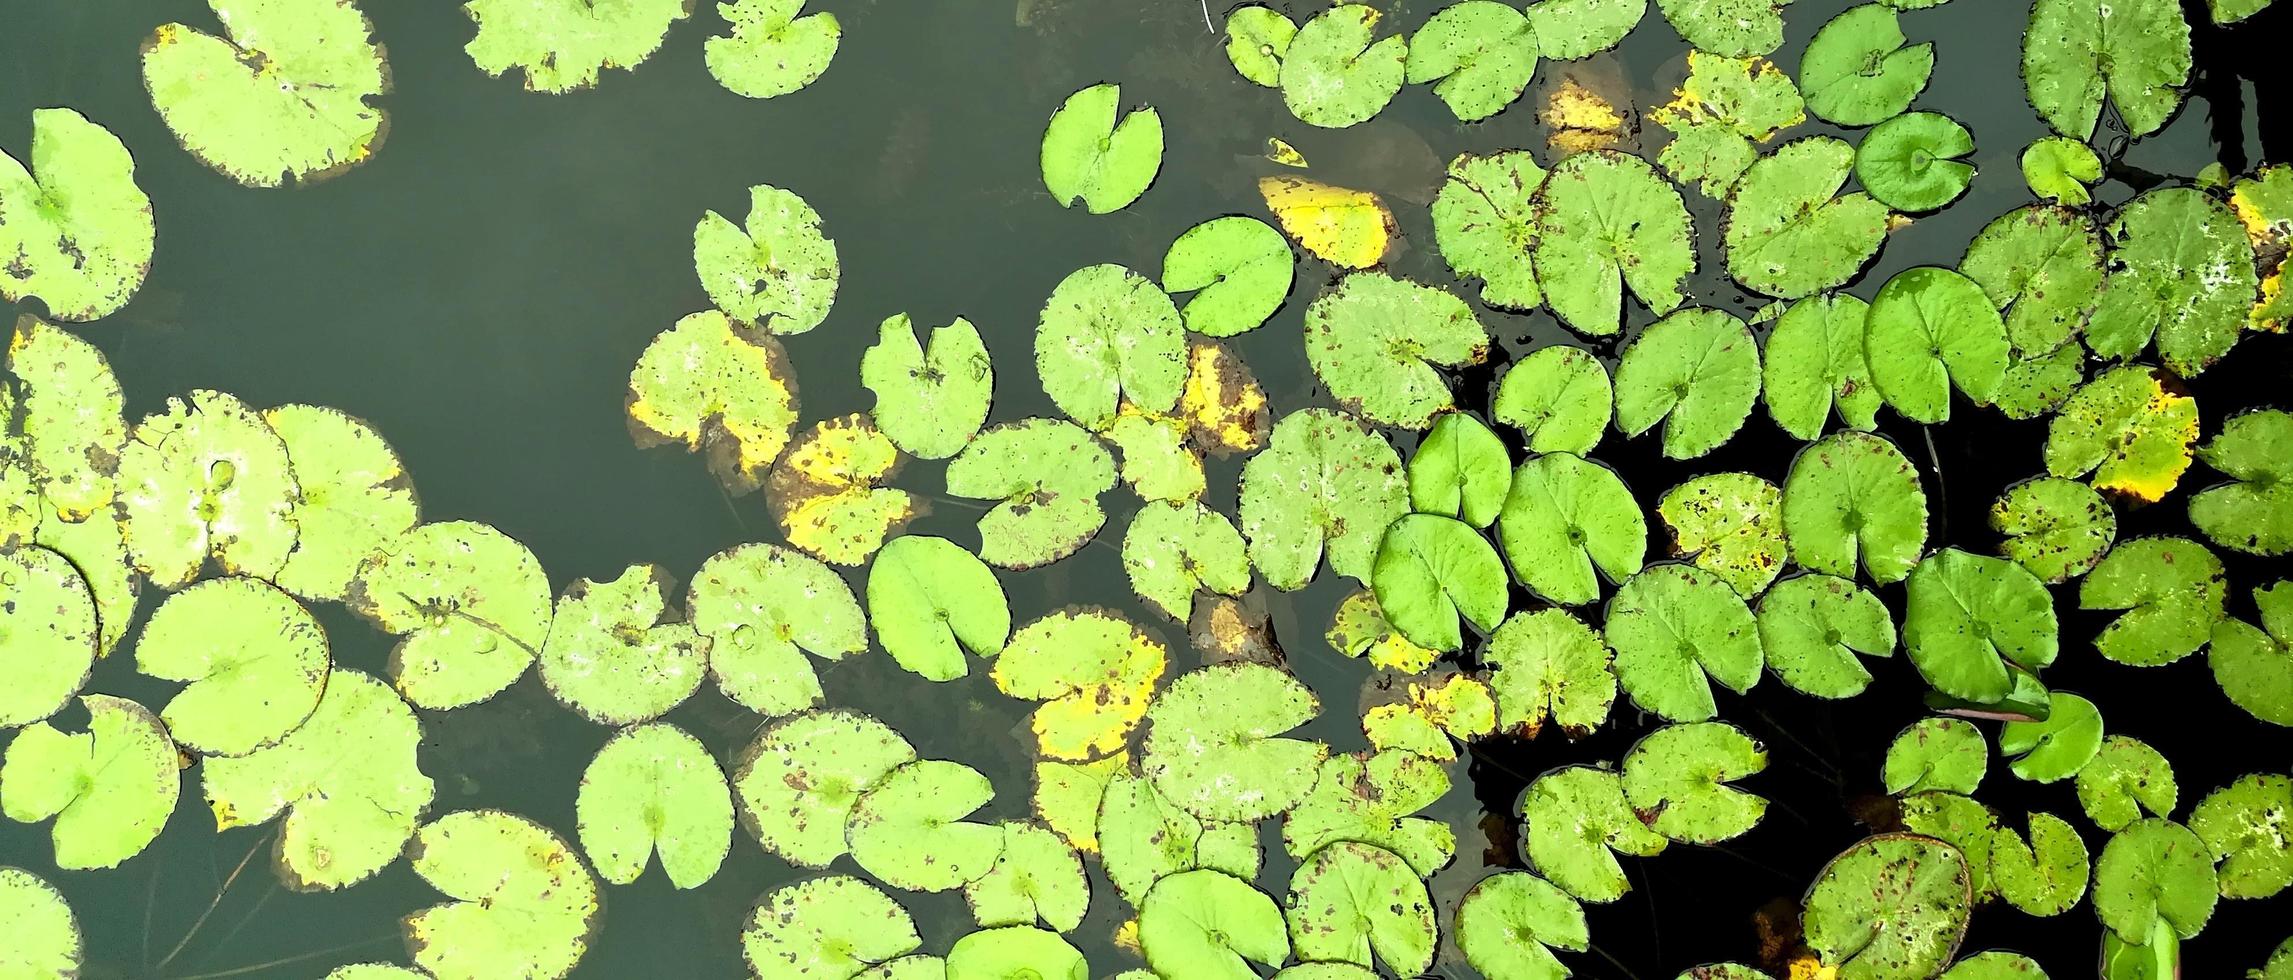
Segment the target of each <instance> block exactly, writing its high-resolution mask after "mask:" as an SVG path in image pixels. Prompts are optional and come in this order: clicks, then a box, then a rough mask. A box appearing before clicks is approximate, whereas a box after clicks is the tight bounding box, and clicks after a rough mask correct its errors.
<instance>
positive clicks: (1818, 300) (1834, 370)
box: [1761, 293, 1881, 441]
mask: <svg viewBox="0 0 2293 980" xmlns="http://www.w3.org/2000/svg"><path fill="white" fill-rule="evenodd" d="M1870 309H1871V305H1870V304H1868V303H1865V302H1863V301H1862V300H1860V299H1857V298H1856V297H1854V296H1850V295H1848V294H1846V293H1817V294H1816V295H1813V296H1809V297H1807V298H1805V299H1802V300H1799V301H1797V302H1794V303H1792V304H1791V308H1790V309H1787V310H1785V311H1784V312H1783V315H1782V316H1780V317H1777V318H1776V321H1775V326H1774V327H1772V328H1770V330H1769V331H1768V340H1767V351H1766V355H1767V356H1766V358H1765V359H1764V362H1763V363H1762V365H1761V380H1762V382H1763V384H1762V390H1763V395H1762V397H1763V398H1764V399H1765V400H1766V401H1767V406H1768V418H1770V419H1773V420H1775V424H1776V427H1777V428H1780V429H1782V430H1784V432H1786V433H1789V434H1790V435H1791V436H1792V437H1793V438H1795V439H1805V440H1810V441H1812V440H1814V439H1816V438H1817V437H1819V436H1821V435H1823V429H1824V425H1825V423H1826V422H1828V421H1830V419H1831V416H1832V412H1833V409H1834V407H1836V408H1837V411H1838V413H1839V421H1840V423H1841V424H1842V425H1845V426H1846V427H1847V428H1850V429H1858V430H1861V431H1864V432H1869V431H1871V429H1872V428H1874V427H1875V426H1876V425H1877V424H1878V414H1879V405H1880V404H1881V399H1880V397H1879V389H1878V388H1877V387H1875V386H1873V385H1872V383H1871V363H1870V361H1868V360H1866V359H1865V358H1864V356H1863V322H1864V319H1865V317H1866V315H1867V314H1868V313H1869V311H1870Z"/></svg>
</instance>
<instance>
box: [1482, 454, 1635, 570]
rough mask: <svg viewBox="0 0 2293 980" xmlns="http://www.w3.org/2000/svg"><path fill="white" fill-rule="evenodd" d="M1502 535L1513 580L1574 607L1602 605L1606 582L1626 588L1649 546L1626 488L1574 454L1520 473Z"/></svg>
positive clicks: (1541, 459) (1501, 521)
mask: <svg viewBox="0 0 2293 980" xmlns="http://www.w3.org/2000/svg"><path fill="white" fill-rule="evenodd" d="M1497 533H1498V541H1499V543H1501V544H1502V545H1503V546H1504V549H1505V558H1506V560H1507V561H1508V562H1510V563H1511V565H1512V568H1513V577H1514V578H1515V579H1517V580H1519V581H1520V583H1521V584H1522V585H1525V586H1528V587H1529V589H1530V590H1531V591H1534V592H1535V593H1536V594H1537V595H1538V596H1539V597H1540V598H1543V599H1544V600H1546V601H1548V602H1553V603H1557V604H1560V605H1568V606H1580V605H1583V604H1585V603H1588V602H1591V601H1593V600H1595V599H1598V598H1600V583H1601V581H1602V580H1603V579H1606V580H1607V581H1611V582H1621V581H1623V580H1625V579H1627V578H1630V577H1631V576H1632V575H1633V574H1634V573H1637V572H1639V571H1640V565H1641V562H1642V560H1643V559H1644V558H1645V557H1646V551H1647V547H1648V525H1647V521H1646V520H1645V519H1644V518H1642V517H1641V516H1640V505H1639V504H1637V503H1635V502H1634V501H1633V499H1632V491H1630V490H1628V489H1626V488H1625V486H1624V481H1623V480H1622V479H1619V478H1618V477H1617V475H1616V473H1615V472H1614V471H1612V470H1610V469H1609V468H1608V467H1606V466H1603V465H1601V464H1599V463H1596V462H1593V461H1591V460H1587V459H1584V458H1583V457H1580V456H1575V455H1571V454H1568V453H1552V454H1548V455H1544V456H1538V457H1536V458H1534V459H1531V460H1529V461H1528V462H1525V463H1522V464H1521V466H1520V468H1519V469H1518V470H1515V471H1514V473H1513V488H1512V492H1511V493H1510V494H1509V495H1507V496H1506V498H1505V508H1504V510H1503V511H1502V512H1501V513H1500V514H1499V515H1498V517H1497Z"/></svg>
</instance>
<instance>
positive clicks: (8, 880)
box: [0, 868, 86, 980]
mask: <svg viewBox="0 0 2293 980" xmlns="http://www.w3.org/2000/svg"><path fill="white" fill-rule="evenodd" d="M0 923H6V924H7V926H8V935H9V937H10V943H9V945H10V947H11V948H10V949H9V950H8V951H7V952H5V953H0V972H5V973H6V974H7V975H9V976H17V977H24V978H26V980H30V978H34V977H59V978H73V977H78V976H79V975H80V964H81V957H82V955H83V954H84V952H85V949H86V947H85V945H84V943H83V940H82V939H81V938H80V922H79V919H78V917H76V916H74V915H73V914H72V907H71V906H70V905H67V904H65V903H64V895H63V893H62V892H59V891H57V890H56V886H54V885H51V884H48V883H47V882H46V881H44V880H41V878H40V877H39V876H38V875H35V874H32V873H31V872H29V871H24V870H21V869H18V868H0Z"/></svg>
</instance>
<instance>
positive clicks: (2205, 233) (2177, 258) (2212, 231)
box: [2085, 0, 2258, 378]
mask: <svg viewBox="0 0 2293 980" xmlns="http://www.w3.org/2000/svg"><path fill="white" fill-rule="evenodd" d="M2156 5H2157V0H2137V2H2134V3H2131V4H2129V5H2128V6H2130V7H2133V8H2137V9H2138V8H2142V7H2150V6H2156ZM2169 9H2171V8H2169ZM2242 233H2243V228H2242V227H2241V226H2240V225H2239V223H2238V220H2237V215H2236V214H2235V213H2234V212H2232V211H2231V210H2230V209H2229V206H2228V205H2225V204H2223V203H2221V201H2219V200H2217V199H2215V198H2214V197H2213V196H2212V195H2209V194H2207V193H2205V192H2204V191H2200V190H2196V189H2194V188H2188V187H2167V188H2160V189H2158V190H2153V191H2149V192H2147V193H2145V194H2143V195H2142V196H2140V197H2137V198H2135V199H2134V200H2133V201H2131V202H2129V203H2127V205H2126V206H2125V207H2124V208H2122V209H2120V210H2119V211H2118V216H2117V217H2116V218H2114V219H2112V220H2111V221H2110V223H2109V225H2108V226H2106V227H2105V228H2104V229H2103V235H2104V238H2105V240H2106V241H2107V242H2108V244H2109V246H2110V264H2109V275H2108V277H2107V278H2105V279H2104V280H2103V282H2102V292H2101V293H2100V295H2098V296H2096V297H2095V298H2094V314H2093V317H2092V318H2091V319H2089V320H2088V321H2087V323H2086V334H2085V336H2086V344H2087V346H2089V347H2091V348H2093V349H2094V353H2096V354H2099V355H2101V356H2103V357H2107V358H2114V359H2124V358H2130V357H2134V356H2136V355H2138V354H2140V353H2141V351H2142V348H2143V347H2145V346H2147V345H2148V344H2149V343H2150V342H2151V339H2152V338H2153V337H2155V339H2156V341H2157V350H2158V359H2159V360H2160V361H2161V362H2163V363H2164V364H2165V366H2166V368H2167V370H2170V371H2172V372H2173V373H2174V374H2176V375H2179V376H2181V377H2184V378H2189V377H2195V376H2196V375H2197V374H2198V373H2199V372H2202V371H2204V370H2205V369H2206V367H2207V366H2208V365H2211V364H2212V363H2213V362H2215V361H2217V360H2220V359H2221V357H2222V355H2224V354H2227V353H2229V349H2230V347H2232V346H2234V345H2235V344H2236V343H2237V338H2238V334H2239V333H2240V332H2241V331H2243V330H2244V329H2245V321H2246V316H2247V314H2248V313H2249V312H2250V311H2251V310H2252V308H2253V304H2254V300H2255V297H2256V295H2257V294H2256V289H2257V288H2258V280H2257V278H2256V277H2255V274H2254V267H2253V255H2252V252H2251V249H2250V248H2249V245H2248V243H2247V242H2245V241H2241V240H2240V239H2241V238H2243V234H2242Z"/></svg>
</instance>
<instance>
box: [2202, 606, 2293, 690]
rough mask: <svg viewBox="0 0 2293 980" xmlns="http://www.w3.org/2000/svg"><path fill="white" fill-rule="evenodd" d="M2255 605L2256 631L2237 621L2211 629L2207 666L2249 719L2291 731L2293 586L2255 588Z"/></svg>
mask: <svg viewBox="0 0 2293 980" xmlns="http://www.w3.org/2000/svg"><path fill="white" fill-rule="evenodd" d="M2253 605H2254V607H2255V608H2256V609H2257V610H2258V611H2259V612H2260V614H2261V615H2260V619H2261V625H2260V626H2258V627H2256V626H2254V625H2253V624H2251V623H2248V622H2246V621H2244V620H2241V619H2224V620H2222V621H2221V622H2220V623H2218V624H2215V626H2214V628H2213V646H2212V647H2211V648H2210V649H2208V650H2207V651H2206V661H2207V665H2208V666H2210V667H2211V668H2212V669H2213V679H2214V683H2216V684H2218V685H2220V686H2221V692H2222V693H2223V694H2225V695H2227V696H2228V697H2229V700H2230V701H2231V702H2232V703H2235V704H2236V705H2237V706H2238V707H2240V708H2243V709H2245V712H2246V713H2247V714H2250V715H2252V716H2253V717H2255V718H2259V719H2261V720H2262V721H2266V722H2268V723H2270V724H2272V725H2289V726H2293V584H2287V583H2286V582H2282V581H2280V582H2274V583H2271V584H2269V585H2266V586H2260V587H2257V588H2255V589H2254V590H2253ZM2264 630H2266V631H2267V632H2263V631H2264Z"/></svg>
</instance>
